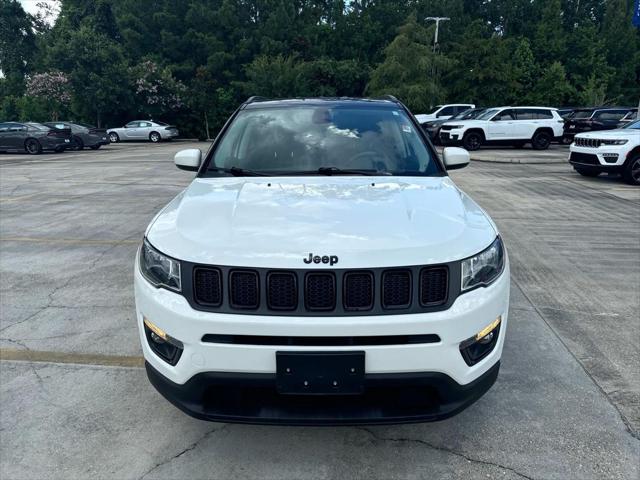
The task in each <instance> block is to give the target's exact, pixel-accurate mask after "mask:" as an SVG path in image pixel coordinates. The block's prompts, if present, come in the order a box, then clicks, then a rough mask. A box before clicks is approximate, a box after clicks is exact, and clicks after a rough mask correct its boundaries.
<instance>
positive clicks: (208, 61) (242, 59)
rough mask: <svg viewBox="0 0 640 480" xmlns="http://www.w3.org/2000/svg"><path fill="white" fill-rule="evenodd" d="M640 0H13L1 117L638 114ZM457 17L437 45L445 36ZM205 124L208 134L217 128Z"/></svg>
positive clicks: (182, 122) (188, 122)
mask: <svg viewBox="0 0 640 480" xmlns="http://www.w3.org/2000/svg"><path fill="white" fill-rule="evenodd" d="M633 3H634V2H633V0H351V1H345V0H189V1H186V0H185V1H175V0H147V1H145V2H140V1H139V0H61V3H60V13H59V15H58V17H57V19H56V20H55V22H54V23H53V24H52V22H50V21H48V19H47V18H46V17H47V12H46V10H45V11H44V13H43V14H39V15H31V14H28V13H26V12H25V11H24V10H23V9H22V7H21V5H20V3H19V2H18V1H17V0H0V69H1V70H2V73H3V77H2V78H0V120H18V119H20V120H33V121H45V120H49V119H51V118H63V117H64V118H65V119H73V120H76V121H83V122H87V123H92V124H99V125H102V126H104V125H107V126H116V125H120V124H122V123H123V122H125V121H128V120H131V119H133V118H154V119H158V120H163V121H166V122H171V123H176V124H177V125H178V126H179V127H180V129H181V130H182V132H183V133H184V134H187V135H189V136H198V137H200V138H205V137H207V136H209V135H212V134H215V132H216V131H217V129H218V128H219V127H220V126H221V125H222V123H223V122H224V121H225V119H226V118H227V117H228V115H229V114H230V113H231V112H232V111H233V110H234V109H235V108H236V107H237V106H238V104H239V103H240V102H242V101H243V100H244V99H246V97H247V96H250V95H262V96H268V97H290V96H318V95H322V96H364V95H369V96H378V95H382V94H393V95H396V96H397V97H398V98H400V99H401V100H402V101H404V102H405V103H406V104H407V105H408V106H409V108H410V109H412V111H414V112H415V113H420V112H423V111H425V110H427V109H429V108H430V107H432V106H434V105H436V104H438V103H443V102H473V103H476V104H478V105H487V106H490V105H508V104H511V105H518V104H519V105H523V104H544V105H550V106H566V105H570V106H579V105H602V104H618V105H622V104H628V105H635V104H637V102H638V96H639V95H640V87H639V85H640V33H639V29H637V28H635V27H634V26H633V25H632V23H631V17H632V11H633ZM428 16H446V17H449V18H450V20H449V21H446V22H442V23H441V24H440V28H439V43H438V45H437V48H434V45H433V37H434V29H435V25H434V23H433V22H429V21H427V20H426V17H428ZM207 129H208V130H209V132H207Z"/></svg>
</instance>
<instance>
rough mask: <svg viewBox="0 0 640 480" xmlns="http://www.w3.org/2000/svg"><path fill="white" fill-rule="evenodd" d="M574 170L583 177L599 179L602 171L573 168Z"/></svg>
mask: <svg viewBox="0 0 640 480" xmlns="http://www.w3.org/2000/svg"><path fill="white" fill-rule="evenodd" d="M573 169H574V170H575V171H576V172H578V173H579V174H580V175H582V176H583V177H597V176H598V175H600V171H599V170H596V169H595V168H585V167H573Z"/></svg>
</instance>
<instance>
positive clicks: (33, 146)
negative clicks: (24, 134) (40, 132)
mask: <svg viewBox="0 0 640 480" xmlns="http://www.w3.org/2000/svg"><path fill="white" fill-rule="evenodd" d="M24 149H25V150H26V151H27V153H28V154H30V155H39V154H40V153H42V145H40V142H39V141H38V140H36V139H35V138H30V139H28V140H27V141H26V142H24Z"/></svg>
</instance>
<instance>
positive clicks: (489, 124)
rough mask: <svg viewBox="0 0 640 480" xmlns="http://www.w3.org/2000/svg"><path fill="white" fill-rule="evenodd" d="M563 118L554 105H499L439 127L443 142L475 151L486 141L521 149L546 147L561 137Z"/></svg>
mask: <svg viewBox="0 0 640 480" xmlns="http://www.w3.org/2000/svg"><path fill="white" fill-rule="evenodd" d="M563 132H564V120H563V119H562V117H561V116H560V115H559V114H558V112H557V110H556V109H555V108H548V107H499V108H490V109H488V110H487V111H486V112H484V113H483V114H482V115H480V116H479V117H477V118H475V119H473V120H463V121H457V120H456V121H452V122H446V123H445V124H444V125H442V127H441V128H440V141H441V142H442V143H443V144H444V145H447V144H456V143H459V144H462V145H463V146H464V148H466V149H467V150H477V149H479V148H480V147H481V146H482V145H485V144H507V145H513V146H515V147H518V148H521V147H523V146H524V145H525V144H526V143H529V142H530V143H531V146H532V147H533V148H534V149H536V150H545V149H547V148H549V145H550V144H551V142H552V141H553V140H554V139H555V140H559V139H561V138H562V135H563Z"/></svg>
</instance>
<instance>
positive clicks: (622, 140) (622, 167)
mask: <svg viewBox="0 0 640 480" xmlns="http://www.w3.org/2000/svg"><path fill="white" fill-rule="evenodd" d="M569 150H570V152H571V153H570V154H569V163H571V165H573V168H574V170H575V171H576V172H578V173H579V174H580V175H584V176H586V177H597V176H598V175H599V174H600V173H603V172H612V173H620V174H622V178H624V180H625V181H626V182H627V183H630V184H631V185H640V120H637V121H635V122H633V123H630V124H628V125H626V126H625V127H624V128H621V129H618V130H603V131H597V132H585V133H579V134H577V135H576V136H575V137H574V139H573V143H572V144H571V146H570V147H569Z"/></svg>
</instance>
